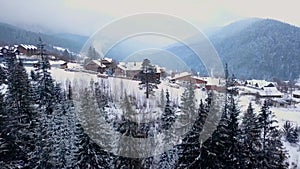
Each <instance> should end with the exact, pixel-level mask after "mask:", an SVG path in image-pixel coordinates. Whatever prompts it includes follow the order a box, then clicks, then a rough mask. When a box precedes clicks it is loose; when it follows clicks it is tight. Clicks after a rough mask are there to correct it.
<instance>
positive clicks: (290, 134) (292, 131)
mask: <svg viewBox="0 0 300 169" xmlns="http://www.w3.org/2000/svg"><path fill="white" fill-rule="evenodd" d="M283 133H284V136H285V139H286V140H287V141H288V142H290V143H297V142H298V141H299V135H298V132H297V127H294V126H293V124H291V122H290V121H285V123H284V125H283Z"/></svg>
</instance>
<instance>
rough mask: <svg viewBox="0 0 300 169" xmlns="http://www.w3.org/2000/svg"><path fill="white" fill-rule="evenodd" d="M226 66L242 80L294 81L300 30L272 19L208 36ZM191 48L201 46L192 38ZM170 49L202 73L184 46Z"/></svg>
mask: <svg viewBox="0 0 300 169" xmlns="http://www.w3.org/2000/svg"><path fill="white" fill-rule="evenodd" d="M209 39H210V40H211V42H212V44H213V45H214V47H215V49H216V50H217V52H218V54H219V56H220V57H221V60H222V61H223V63H225V62H227V63H228V64H229V65H230V67H231V72H234V73H235V75H236V76H237V77H239V78H248V79H249V78H259V79H272V78H280V79H283V80H289V79H295V78H298V77H299V72H300V65H299V63H300V28H298V27H295V26H292V25H289V24H286V23H282V22H279V21H276V20H271V19H248V20H243V21H238V22H235V23H232V24H230V25H228V26H225V27H223V28H222V29H220V30H218V31H217V32H216V33H214V34H212V35H211V36H209ZM191 42H192V43H191V45H201V43H202V42H199V40H198V41H197V40H195V39H192V40H191ZM167 50H169V51H171V52H174V53H175V54H176V55H178V56H179V57H181V58H182V59H183V60H184V61H185V62H187V63H188V64H189V63H190V66H191V68H193V69H196V70H198V71H201V72H203V71H204V67H203V66H202V65H201V63H199V61H198V60H195V59H197V57H196V56H195V54H194V53H192V51H190V50H189V49H188V48H187V47H185V46H183V45H178V44H176V45H171V46H169V47H167Z"/></svg>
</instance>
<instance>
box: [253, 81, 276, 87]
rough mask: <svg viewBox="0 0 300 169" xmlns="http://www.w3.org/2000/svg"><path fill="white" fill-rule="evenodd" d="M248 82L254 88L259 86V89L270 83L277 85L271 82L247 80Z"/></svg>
mask: <svg viewBox="0 0 300 169" xmlns="http://www.w3.org/2000/svg"><path fill="white" fill-rule="evenodd" d="M247 82H248V84H249V85H252V86H255V84H258V87H259V88H261V87H264V86H267V85H269V84H270V83H272V84H274V85H275V83H274V82H269V81H266V80H258V79H252V80H247Z"/></svg>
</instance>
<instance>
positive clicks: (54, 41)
mask: <svg viewBox="0 0 300 169" xmlns="http://www.w3.org/2000/svg"><path fill="white" fill-rule="evenodd" d="M39 37H41V38H42V40H43V41H44V42H45V43H46V44H48V45H54V46H61V47H64V48H68V49H69V50H71V51H74V52H79V51H80V49H81V47H82V46H83V44H84V43H85V41H86V40H87V37H85V36H81V35H75V34H67V33H61V34H46V33H37V32H32V31H28V30H25V29H22V28H19V27H16V26H12V25H9V24H5V23H0V44H1V45H7V44H8V45H12V44H20V43H25V44H32V45H36V44H37V43H38V38H39Z"/></svg>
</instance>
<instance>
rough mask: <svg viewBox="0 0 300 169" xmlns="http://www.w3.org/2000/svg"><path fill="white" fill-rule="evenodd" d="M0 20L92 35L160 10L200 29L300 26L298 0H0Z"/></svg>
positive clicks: (299, 5) (299, 3)
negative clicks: (247, 23) (252, 22)
mask: <svg viewBox="0 0 300 169" xmlns="http://www.w3.org/2000/svg"><path fill="white" fill-rule="evenodd" d="M0 2H1V6H0V12H1V15H0V21H1V22H6V23H10V24H14V25H27V26H33V27H41V28H44V29H46V30H51V31H54V32H68V33H76V34H82V35H91V34H92V33H94V32H95V31H97V30H98V29H99V28H101V26H103V25H104V24H106V23H109V22H110V21H113V20H114V19H117V18H119V17H124V16H127V15H131V14H136V13H142V12H161V13H165V14H171V15H175V16H178V17H180V18H183V19H186V20H187V21H189V22H191V23H192V24H194V25H196V26H197V27H199V28H200V29H205V28H209V27H216V26H223V25H225V24H228V23H230V22H233V21H235V20H238V19H243V18H248V17H260V18H273V19H277V20H280V21H284V22H288V23H290V24H292V25H296V26H300V17H299V16H300V10H299V7H300V1H299V0H119V1H117V0H47V1H44V0H0Z"/></svg>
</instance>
